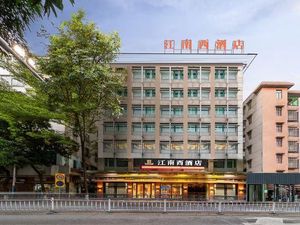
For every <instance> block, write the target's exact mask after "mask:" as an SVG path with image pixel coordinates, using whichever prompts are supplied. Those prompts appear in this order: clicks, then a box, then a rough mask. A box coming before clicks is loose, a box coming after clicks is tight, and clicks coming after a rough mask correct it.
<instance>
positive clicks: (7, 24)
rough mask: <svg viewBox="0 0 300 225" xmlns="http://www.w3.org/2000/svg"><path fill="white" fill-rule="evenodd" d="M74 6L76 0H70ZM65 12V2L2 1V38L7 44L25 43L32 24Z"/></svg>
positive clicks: (47, 0)
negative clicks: (42, 18)
mask: <svg viewBox="0 0 300 225" xmlns="http://www.w3.org/2000/svg"><path fill="white" fill-rule="evenodd" d="M69 1H70V2H71V4H74V0H69ZM57 9H58V10H63V0H0V36H1V37H2V38H4V39H5V40H6V41H7V42H9V43H13V42H23V41H24V31H25V29H26V28H28V27H29V25H30V23H31V22H33V21H34V20H36V19H37V18H38V17H40V18H41V17H43V15H47V16H49V15H50V14H51V12H52V13H53V14H54V15H55V16H57V13H56V10H57Z"/></svg>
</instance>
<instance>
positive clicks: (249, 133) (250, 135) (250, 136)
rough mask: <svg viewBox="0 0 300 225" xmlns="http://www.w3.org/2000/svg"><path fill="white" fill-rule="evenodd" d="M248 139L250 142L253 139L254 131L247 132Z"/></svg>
mask: <svg viewBox="0 0 300 225" xmlns="http://www.w3.org/2000/svg"><path fill="white" fill-rule="evenodd" d="M247 137H248V139H249V140H251V139H252V131H251V130H250V131H248V132H247Z"/></svg>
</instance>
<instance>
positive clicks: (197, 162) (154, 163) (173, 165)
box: [141, 159, 208, 170]
mask: <svg viewBox="0 0 300 225" xmlns="http://www.w3.org/2000/svg"><path fill="white" fill-rule="evenodd" d="M207 167H208V160H205V159H147V160H145V161H144V163H143V164H142V165H141V169H142V170H203V169H205V168H207Z"/></svg>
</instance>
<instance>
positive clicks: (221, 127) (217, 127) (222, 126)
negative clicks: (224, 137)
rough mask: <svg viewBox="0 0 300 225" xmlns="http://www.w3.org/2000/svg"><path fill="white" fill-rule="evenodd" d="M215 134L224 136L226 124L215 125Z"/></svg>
mask: <svg viewBox="0 0 300 225" xmlns="http://www.w3.org/2000/svg"><path fill="white" fill-rule="evenodd" d="M215 132H216V133H217V134H225V133H226V124H225V123H216V125H215Z"/></svg>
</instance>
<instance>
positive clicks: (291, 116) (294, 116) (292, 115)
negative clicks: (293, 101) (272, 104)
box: [288, 110, 298, 122]
mask: <svg viewBox="0 0 300 225" xmlns="http://www.w3.org/2000/svg"><path fill="white" fill-rule="evenodd" d="M288 121H291V122H297V121H298V112H297V110H289V111H288Z"/></svg>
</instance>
